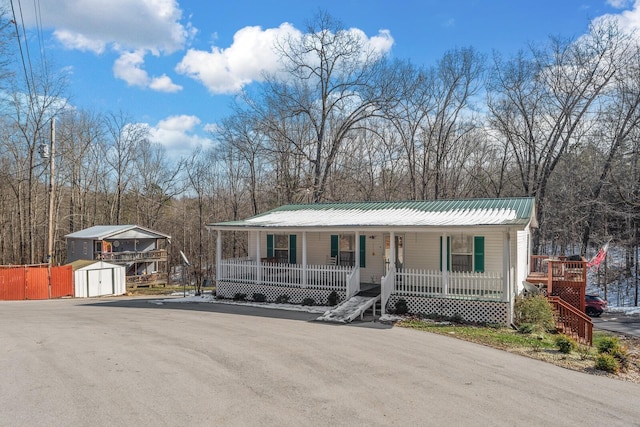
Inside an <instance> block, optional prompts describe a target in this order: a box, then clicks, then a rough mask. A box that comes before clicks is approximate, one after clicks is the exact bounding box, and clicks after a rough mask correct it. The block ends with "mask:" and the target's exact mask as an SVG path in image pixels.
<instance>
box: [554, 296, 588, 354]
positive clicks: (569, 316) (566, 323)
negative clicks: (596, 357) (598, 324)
mask: <svg viewBox="0 0 640 427" xmlns="http://www.w3.org/2000/svg"><path fill="white" fill-rule="evenodd" d="M548 299H549V302H550V303H551V305H552V306H553V308H554V312H555V320H556V325H557V327H558V329H560V330H562V332H563V333H565V334H567V335H570V336H572V337H574V338H576V339H577V340H578V341H581V342H583V343H585V344H588V345H591V344H592V343H593V322H592V321H591V319H590V318H589V316H587V315H586V314H584V313H583V312H582V311H580V310H578V309H576V308H575V307H574V306H572V305H571V304H569V303H567V302H566V301H564V300H563V299H562V298H560V297H558V296H553V295H552V296H549V297H548Z"/></svg>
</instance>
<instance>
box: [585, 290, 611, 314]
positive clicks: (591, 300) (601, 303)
mask: <svg viewBox="0 0 640 427" xmlns="http://www.w3.org/2000/svg"><path fill="white" fill-rule="evenodd" d="M585 298H586V301H585V306H584V311H585V313H587V314H588V315H589V316H591V317H598V316H600V315H601V314H602V313H604V311H605V310H606V309H607V301H606V300H603V299H602V298H600V297H599V296H597V295H585Z"/></svg>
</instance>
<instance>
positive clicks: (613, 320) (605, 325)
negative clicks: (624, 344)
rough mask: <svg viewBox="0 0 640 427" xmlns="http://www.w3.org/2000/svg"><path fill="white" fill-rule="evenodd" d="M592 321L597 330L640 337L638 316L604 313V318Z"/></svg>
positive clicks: (639, 317)
mask: <svg viewBox="0 0 640 427" xmlns="http://www.w3.org/2000/svg"><path fill="white" fill-rule="evenodd" d="M591 320H593V326H594V327H595V328H597V329H603V330H605V331H611V332H619V333H623V334H627V335H633V336H636V337H640V316H638V315H624V314H620V313H603V314H602V316H600V317H594V318H592V319H591Z"/></svg>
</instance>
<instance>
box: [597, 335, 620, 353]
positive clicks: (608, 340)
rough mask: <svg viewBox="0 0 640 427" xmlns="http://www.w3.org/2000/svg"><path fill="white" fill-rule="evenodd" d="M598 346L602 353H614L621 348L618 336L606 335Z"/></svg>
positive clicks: (599, 351)
mask: <svg viewBox="0 0 640 427" xmlns="http://www.w3.org/2000/svg"><path fill="white" fill-rule="evenodd" d="M596 347H597V349H598V353H600V354H613V353H615V352H616V351H617V350H619V349H620V340H618V338H617V337H604V338H602V339H601V340H600V341H598V344H597V345H596Z"/></svg>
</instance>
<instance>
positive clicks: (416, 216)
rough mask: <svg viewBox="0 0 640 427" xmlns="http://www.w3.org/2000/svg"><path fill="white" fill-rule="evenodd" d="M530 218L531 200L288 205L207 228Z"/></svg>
mask: <svg viewBox="0 0 640 427" xmlns="http://www.w3.org/2000/svg"><path fill="white" fill-rule="evenodd" d="M530 222H531V224H532V226H534V227H535V226H537V223H536V219H535V199H534V198H533V197H514V198H494V199H463V200H425V201H396V202H339V203H314V204H292V205H284V206H280V207H278V208H276V209H273V210H270V211H268V212H265V213H262V214H259V215H256V216H254V217H251V218H247V219H245V220H241V221H229V222H219V223H214V224H208V225H207V226H208V227H210V228H266V227H331V226H334V227H344V226H363V227H367V226H386V225H388V226H405V227H411V226H471V225H510V224H513V225H516V224H520V225H526V224H529V223H530Z"/></svg>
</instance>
